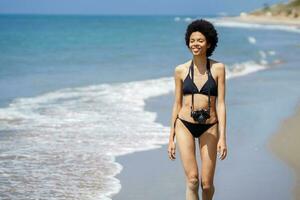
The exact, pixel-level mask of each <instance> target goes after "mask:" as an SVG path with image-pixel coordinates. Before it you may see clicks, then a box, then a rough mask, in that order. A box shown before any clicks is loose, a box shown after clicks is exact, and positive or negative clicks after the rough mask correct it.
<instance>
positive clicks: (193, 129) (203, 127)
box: [174, 116, 218, 138]
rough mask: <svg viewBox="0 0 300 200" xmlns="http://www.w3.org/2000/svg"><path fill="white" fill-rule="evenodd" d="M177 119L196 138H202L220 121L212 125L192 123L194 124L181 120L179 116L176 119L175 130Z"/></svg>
mask: <svg viewBox="0 0 300 200" xmlns="http://www.w3.org/2000/svg"><path fill="white" fill-rule="evenodd" d="M177 119H180V121H181V122H182V123H183V124H184V126H185V127H186V128H187V129H188V130H189V131H190V133H191V134H192V135H193V136H194V137H195V138H198V137H200V136H201V135H202V134H203V133H204V132H205V131H207V130H208V129H209V128H210V127H212V126H213V125H215V124H217V123H218V121H216V122H214V123H211V124H199V123H192V122H188V121H186V120H184V119H181V118H180V117H178V116H177V118H176V119H175V123H174V128H175V124H176V121H177Z"/></svg>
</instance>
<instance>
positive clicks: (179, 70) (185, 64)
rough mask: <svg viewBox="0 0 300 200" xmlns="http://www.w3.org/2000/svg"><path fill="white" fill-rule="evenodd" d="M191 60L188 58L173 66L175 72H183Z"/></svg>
mask: <svg viewBox="0 0 300 200" xmlns="http://www.w3.org/2000/svg"><path fill="white" fill-rule="evenodd" d="M190 64H191V60H188V61H186V62H184V63H181V64H179V65H177V66H176V67H175V72H178V73H182V72H185V71H186V69H187V68H188V67H189V66H190Z"/></svg>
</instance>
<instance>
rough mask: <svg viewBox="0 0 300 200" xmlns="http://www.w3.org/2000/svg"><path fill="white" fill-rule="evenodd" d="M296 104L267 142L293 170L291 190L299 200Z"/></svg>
mask: <svg viewBox="0 0 300 200" xmlns="http://www.w3.org/2000/svg"><path fill="white" fill-rule="evenodd" d="M298 105H299V106H298V108H297V110H296V113H295V114H294V115H293V116H291V117H290V118H288V119H286V120H284V121H283V122H282V123H281V125H280V128H279V130H278V131H277V132H276V133H275V134H273V135H272V137H271V138H270V140H269V143H268V144H267V147H268V149H270V150H271V151H272V152H274V153H275V155H276V156H278V157H279V158H280V159H282V160H283V161H285V162H286V163H287V164H288V165H289V166H290V167H291V168H292V169H293V170H294V171H295V175H296V178H295V179H296V183H295V186H294V188H293V192H294V195H295V199H296V200H300V104H298Z"/></svg>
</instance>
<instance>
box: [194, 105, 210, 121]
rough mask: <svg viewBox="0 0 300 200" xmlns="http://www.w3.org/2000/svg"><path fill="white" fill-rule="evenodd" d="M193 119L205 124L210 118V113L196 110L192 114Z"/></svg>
mask: <svg viewBox="0 0 300 200" xmlns="http://www.w3.org/2000/svg"><path fill="white" fill-rule="evenodd" d="M191 117H193V119H194V120H195V121H197V122H199V123H201V124H203V123H204V122H205V121H206V120H207V119H209V118H210V113H209V111H208V110H205V109H201V110H195V111H192V112H191Z"/></svg>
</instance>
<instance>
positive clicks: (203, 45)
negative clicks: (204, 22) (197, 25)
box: [189, 31, 210, 56]
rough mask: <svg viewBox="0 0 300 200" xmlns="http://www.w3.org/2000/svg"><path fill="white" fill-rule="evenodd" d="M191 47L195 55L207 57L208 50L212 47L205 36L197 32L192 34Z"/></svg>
mask: <svg viewBox="0 0 300 200" xmlns="http://www.w3.org/2000/svg"><path fill="white" fill-rule="evenodd" d="M189 47H190V50H191V52H192V53H193V55H204V56H206V50H207V49H208V48H209V47H210V45H209V44H208V43H207V40H206V38H205V36H204V35H203V34H202V33H201V32H199V31H197V32H193V33H192V34H191V36H190V43H189Z"/></svg>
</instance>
